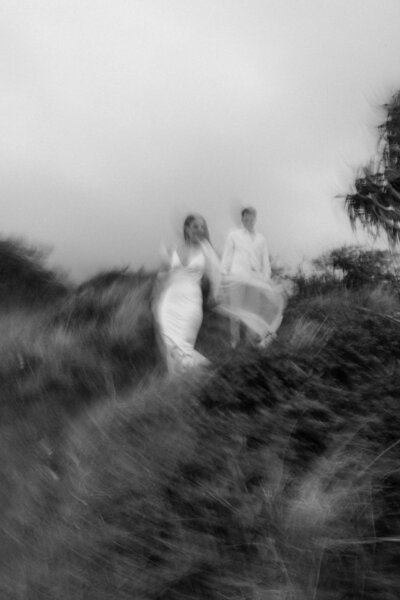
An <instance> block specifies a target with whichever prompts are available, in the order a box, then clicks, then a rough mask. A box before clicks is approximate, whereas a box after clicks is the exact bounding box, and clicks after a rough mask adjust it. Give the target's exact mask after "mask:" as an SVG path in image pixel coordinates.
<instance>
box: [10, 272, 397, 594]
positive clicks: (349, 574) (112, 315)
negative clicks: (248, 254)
mask: <svg viewBox="0 0 400 600" xmlns="http://www.w3.org/2000/svg"><path fill="white" fill-rule="evenodd" d="M152 285H153V280H152V278H151V277H148V276H147V277H144V276H143V274H142V275H141V276H140V277H139V278H138V277H136V278H134V277H133V276H131V275H129V273H114V274H110V276H107V277H104V276H102V277H100V278H97V279H95V280H94V281H92V282H91V283H90V284H89V285H84V286H83V287H82V288H81V289H78V290H76V291H74V292H73V293H72V294H70V296H69V297H68V298H67V300H66V301H63V302H62V303H61V304H57V306H55V307H54V310H53V311H52V312H51V314H49V313H48V312H46V314H45V315H43V314H41V313H40V314H39V313H36V314H35V315H33V313H31V314H30V315H28V313H25V317H24V318H25V321H23V319H21V315H19V316H18V315H14V318H15V323H19V330H18V331H17V325H14V326H10V333H9V334H8V337H7V335H3V338H2V339H3V342H4V349H3V350H2V352H3V361H2V369H3V370H2V372H1V373H2V375H1V374H0V375H1V376H2V377H3V382H5V385H6V393H5V395H4V396H3V399H2V405H1V408H2V415H3V416H2V421H1V426H0V428H1V432H0V434H1V435H0V440H1V442H0V444H1V451H2V461H1V467H0V469H1V470H0V476H1V479H2V487H1V496H0V499H1V505H0V506H1V513H0V514H1V516H0V531H1V532H2V539H3V543H2V545H1V550H0V555H1V563H0V564H1V567H0V597H4V598H10V599H15V600H27V599H29V600H36V599H38V600H39V599H44V598H52V599H57V600H67V599H68V600H69V599H71V600H78V599H79V600H82V599H85V600H92V599H93V600H94V599H96V600H102V599H103V598H104V599H105V598H113V599H116V600H122V599H125V598H126V599H127V598H138V599H140V598H143V599H148V600H150V599H153V600H156V599H157V600H182V599H185V600H186V599H187V600H189V599H195V598H196V599H197V600H198V599H200V598H204V599H205V598H207V599H208V600H210V599H211V600H212V599H214V598H215V599H221V598H229V599H230V600H232V599H235V598H240V599H243V598H246V599H249V600H250V599H251V600H256V599H257V600H260V599H263V600H270V599H273V600H277V599H279V600H280V599H282V600H283V599H288V598H291V599H296V600H297V599H304V600H309V599H310V598H315V599H321V600H325V599H335V600H336V599H338V600H339V599H343V600H344V599H349V598H354V599H355V598H360V599H361V598H363V599H371V600H372V598H374V599H375V598H385V599H391V598H398V597H400V578H399V576H398V575H397V571H398V569H397V566H398V556H399V550H398V548H399V540H400V514H399V503H400V488H399V471H398V464H399V458H400V441H399V440H400V435H399V434H400V410H399V402H398V396H399V392H398V390H399V389H400V387H399V384H400V381H399V376H400V375H399V373H400V372H399V359H400V342H399V339H400V319H398V314H399V311H400V303H399V300H398V297H397V293H396V290H395V289H393V290H392V289H389V288H388V287H382V286H380V287H376V286H375V287H370V286H363V287H360V288H359V289H351V290H348V289H346V288H345V287H344V286H343V285H342V284H341V283H335V282H332V281H330V282H329V288H324V286H323V285H320V286H319V288H318V289H317V288H315V286H314V288H313V293H312V294H309V293H307V290H306V289H305V288H304V287H303V288H302V289H301V293H298V294H297V295H295V296H294V297H293V298H292V299H291V300H290V302H289V305H288V307H287V310H286V314H285V319H284V322H283V325H282V328H281V330H280V332H279V336H278V339H277V341H276V342H274V344H273V345H271V346H270V347H269V348H268V349H267V350H265V351H264V352H258V351H254V350H251V349H248V348H242V349H240V350H239V351H237V352H232V351H231V350H230V349H229V338H228V329H227V323H226V322H224V321H223V320H221V319H220V318H219V317H217V316H216V315H215V314H214V313H212V312H207V311H206V313H205V321H204V325H203V329H202V331H201V333H200V338H199V347H200V349H201V350H202V351H203V352H204V353H205V354H206V355H207V356H209V357H210V358H211V359H212V360H213V366H212V368H211V369H208V370H204V371H200V372H197V373H193V374H192V375H191V376H188V377H186V378H185V379H175V380H172V381H171V380H169V379H168V378H167V377H166V376H165V373H163V371H162V368H161V365H160V359H159V356H158V354H157V349H156V343H155V337H154V328H153V322H152V316H151V306H150V304H151V294H152ZM313 285H314V284H313ZM10 318H11V314H8V316H7V319H4V323H3V325H2V326H3V330H4V331H5V332H6V322H8V323H11V321H10ZM12 332H14V334H15V333H17V335H14V336H13V335H12ZM39 332H41V333H40V334H39ZM13 344H14V345H13ZM10 348H12V349H13V352H8V354H7V349H8V350H10ZM7 356H8V357H9V358H8V360H9V362H8V363H7V360H6V358H7ZM21 357H22V360H23V366H21ZM18 361H19V362H18ZM7 365H8V366H7ZM13 369H14V370H13ZM21 369H22V370H21ZM149 373H152V375H151V377H150V376H149V375H148V374H149ZM13 399H14V400H13Z"/></svg>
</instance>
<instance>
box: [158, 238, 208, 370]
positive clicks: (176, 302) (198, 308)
mask: <svg viewBox="0 0 400 600" xmlns="http://www.w3.org/2000/svg"><path fill="white" fill-rule="evenodd" d="M205 270H206V258H205V256H204V253H203V252H202V250H200V249H199V251H198V253H196V254H194V255H193V256H192V257H191V258H190V259H189V262H188V264H187V265H183V264H182V261H181V260H180V258H179V256H178V253H177V252H176V251H174V252H173V254H172V257H171V272H170V275H169V279H168V283H167V285H166V286H165V288H164V290H163V292H162V293H161V295H160V298H159V301H158V307H157V321H158V326H159V331H160V335H161V340H162V343H163V345H164V350H165V354H166V362H167V367H168V371H169V372H170V373H172V374H179V373H184V372H185V371H186V370H187V369H190V368H192V367H196V366H199V365H206V364H208V360H207V359H206V358H205V357H204V356H203V355H202V354H200V353H199V352H197V351H196V350H195V349H194V345H195V343H196V339H197V334H198V332H199V329H200V326H201V323H202V320H203V297H202V291H201V280H202V277H203V275H204V273H205Z"/></svg>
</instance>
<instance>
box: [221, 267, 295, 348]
mask: <svg viewBox="0 0 400 600" xmlns="http://www.w3.org/2000/svg"><path fill="white" fill-rule="evenodd" d="M284 304H285V303H284V296H283V294H282V291H281V289H280V287H279V286H278V285H277V284H275V283H274V282H273V281H272V280H266V279H264V278H263V277H262V276H261V275H257V274H256V273H255V274H252V275H249V274H246V273H241V274H238V273H236V274H235V275H225V276H224V277H223V278H222V280H221V283H220V286H219V294H218V310H219V312H221V313H222V314H225V315H227V316H229V317H230V318H231V319H233V320H235V321H237V322H238V323H243V325H245V327H246V328H247V329H248V330H249V331H250V332H251V333H252V334H254V336H255V337H256V338H258V341H260V342H263V341H265V340H267V339H268V338H271V337H272V336H273V335H274V334H275V333H276V331H277V330H278V328H279V326H280V324H281V322H282V317H283V309H284Z"/></svg>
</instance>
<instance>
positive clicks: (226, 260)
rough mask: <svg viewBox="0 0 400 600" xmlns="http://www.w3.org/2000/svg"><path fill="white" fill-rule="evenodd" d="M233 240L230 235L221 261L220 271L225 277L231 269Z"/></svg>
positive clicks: (233, 248) (233, 249)
mask: <svg viewBox="0 0 400 600" xmlns="http://www.w3.org/2000/svg"><path fill="white" fill-rule="evenodd" d="M233 238H234V236H233V234H232V233H230V234H229V235H228V237H227V239H226V242H225V248H224V253H223V255H222V261H221V271H222V273H223V274H224V275H227V274H228V273H229V272H230V270H231V267H232V261H233V253H234V251H235V242H234V239H233Z"/></svg>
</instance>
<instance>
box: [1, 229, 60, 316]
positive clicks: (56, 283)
mask: <svg viewBox="0 0 400 600" xmlns="http://www.w3.org/2000/svg"><path fill="white" fill-rule="evenodd" d="M67 292H68V287H67V285H66V284H65V283H63V282H62V281H61V280H60V278H59V277H58V276H57V275H56V274H55V273H54V272H53V271H51V270H50V269H48V268H46V267H45V266H44V257H43V255H42V254H41V253H40V252H39V251H38V250H36V249H34V248H29V247H27V246H26V245H24V244H23V243H22V242H20V241H18V240H14V239H6V240H0V297H1V305H2V307H3V308H4V307H5V306H6V305H9V306H15V304H16V303H17V304H19V305H22V306H31V305H32V304H36V305H43V304H45V303H48V302H53V301H54V300H57V299H59V298H61V297H63V296H65V295H66V294H67Z"/></svg>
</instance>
